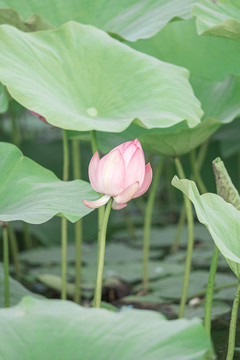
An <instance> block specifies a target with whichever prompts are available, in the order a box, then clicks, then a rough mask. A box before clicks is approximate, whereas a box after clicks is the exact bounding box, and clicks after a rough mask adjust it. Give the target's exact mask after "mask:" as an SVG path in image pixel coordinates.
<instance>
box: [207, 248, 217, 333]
mask: <svg viewBox="0 0 240 360" xmlns="http://www.w3.org/2000/svg"><path fill="white" fill-rule="evenodd" d="M218 257H219V250H218V248H217V246H216V245H215V246H214V252H213V257H212V261H211V266H210V271H209V275H208V285H207V291H206V299H205V314H204V327H205V329H206V332H207V333H208V335H209V336H210V335H211V313H212V299H213V293H214V284H215V276H216V272H217V266H218Z"/></svg>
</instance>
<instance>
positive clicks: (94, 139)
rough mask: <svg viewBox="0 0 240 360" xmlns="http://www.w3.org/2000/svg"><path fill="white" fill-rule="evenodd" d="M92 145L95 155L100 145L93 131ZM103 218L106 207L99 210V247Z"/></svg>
mask: <svg viewBox="0 0 240 360" xmlns="http://www.w3.org/2000/svg"><path fill="white" fill-rule="evenodd" d="M91 145H92V153H93V154H95V153H96V151H98V143H97V136H96V131H95V130H92V131H91ZM103 216H104V206H102V207H100V208H98V230H97V233H98V247H99V246H100V236H101V226H102V222H103Z"/></svg>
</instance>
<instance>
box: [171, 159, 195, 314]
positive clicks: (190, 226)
mask: <svg viewBox="0 0 240 360" xmlns="http://www.w3.org/2000/svg"><path fill="white" fill-rule="evenodd" d="M174 161H175V165H176V169H177V173H178V176H179V178H180V179H184V178H185V174H184V171H183V168H182V165H181V162H180V160H179V159H178V158H175V160H174ZM184 204H185V209H186V216H187V224H188V246H187V255H186V260H185V272H184V280H183V288H182V296H181V301H180V309H179V319H180V318H182V317H183V316H184V311H185V305H186V300H187V292H188V285H189V277H190V272H191V263H192V252H193V243H194V222H193V211H192V205H191V202H190V200H189V199H188V198H187V197H186V196H185V195H184Z"/></svg>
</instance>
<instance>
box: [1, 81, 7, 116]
mask: <svg viewBox="0 0 240 360" xmlns="http://www.w3.org/2000/svg"><path fill="white" fill-rule="evenodd" d="M7 109H8V95H7V92H6V90H5V88H4V86H3V85H2V84H1V83H0V114H3V113H5V112H6V111H7Z"/></svg>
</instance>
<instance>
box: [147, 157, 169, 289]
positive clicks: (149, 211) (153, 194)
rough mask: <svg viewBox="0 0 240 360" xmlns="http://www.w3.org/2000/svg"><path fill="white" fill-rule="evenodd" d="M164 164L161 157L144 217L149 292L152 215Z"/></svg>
mask: <svg viewBox="0 0 240 360" xmlns="http://www.w3.org/2000/svg"><path fill="white" fill-rule="evenodd" d="M163 163H164V157H160V160H159V162H158V164H157V166H156V168H155V172H154V177H153V181H152V186H151V188H150V191H149V195H148V200H147V205H146V212H145V217H144V233H143V280H142V281H143V290H144V291H146V292H147V291H148V290H149V274H148V265H149V248H150V233H151V224H152V213H153V207H154V202H155V198H156V192H157V187H158V184H159V180H160V177H161V173H162V168H163Z"/></svg>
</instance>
